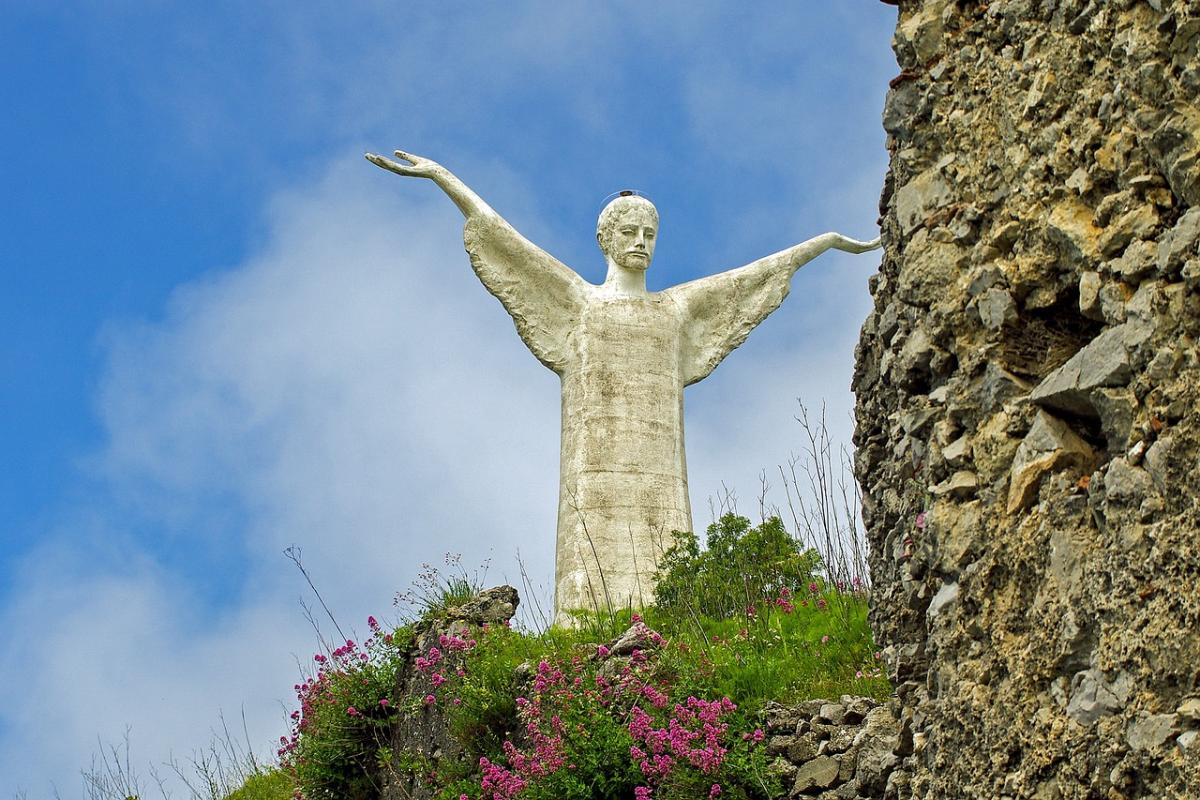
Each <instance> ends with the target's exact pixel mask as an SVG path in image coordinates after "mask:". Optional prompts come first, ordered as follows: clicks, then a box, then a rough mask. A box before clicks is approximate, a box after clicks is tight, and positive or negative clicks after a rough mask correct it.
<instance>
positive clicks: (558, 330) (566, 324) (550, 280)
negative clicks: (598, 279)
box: [463, 214, 587, 375]
mask: <svg viewBox="0 0 1200 800" xmlns="http://www.w3.org/2000/svg"><path fill="white" fill-rule="evenodd" d="M463 243H464V244H465V246H466V249H467V254H468V255H469V256H470V257H471V267H472V268H473V269H474V270H475V274H476V275H477V276H479V280H480V281H481V282H482V283H483V285H484V286H485V287H486V288H487V290H488V291H489V292H491V293H492V294H493V295H494V296H495V297H496V299H497V300H499V301H500V303H501V305H503V306H504V310H505V311H507V312H508V313H509V316H511V317H512V318H513V322H514V323H515V324H516V326H517V334H518V335H519V336H520V337H521V341H523V342H525V345H526V346H527V347H528V348H529V349H530V351H531V352H532V353H533V354H534V356H536V357H537V360H538V361H541V362H542V363H543V364H545V365H546V366H547V367H549V368H550V369H551V370H553V371H554V372H556V373H558V374H560V375H561V374H562V371H563V369H564V368H565V366H566V364H567V362H568V360H569V358H570V353H571V351H570V343H569V339H570V337H571V333H572V332H573V331H574V329H575V326H576V325H577V323H578V321H579V314H580V309H581V307H582V305H583V303H584V299H585V298H584V293H585V291H586V287H587V283H586V282H585V281H584V280H583V279H582V278H580V277H579V275H577V274H576V273H575V272H574V270H572V269H571V268H570V267H568V266H567V265H565V264H563V263H562V262H561V261H559V260H558V259H556V258H554V257H553V256H551V255H550V254H549V253H547V252H546V251H545V250H542V249H541V248H540V247H538V246H537V245H535V244H533V243H532V242H530V241H529V240H528V239H526V238H525V237H524V236H522V235H521V234H519V233H517V231H516V230H515V229H514V228H513V227H512V226H511V225H509V224H508V223H507V222H505V221H504V220H503V219H501V218H500V217H499V216H494V215H490V214H489V215H483V214H480V215H473V216H471V217H469V218H468V219H467V224H466V227H465V228H464V229H463Z"/></svg>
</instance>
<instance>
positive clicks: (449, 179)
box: [366, 150, 498, 219]
mask: <svg viewBox="0 0 1200 800" xmlns="http://www.w3.org/2000/svg"><path fill="white" fill-rule="evenodd" d="M366 155H367V160H368V161H370V162H371V163H372V164H374V165H375V166H377V167H382V168H383V169H386V170H388V171H389V172H394V173H396V174H397V175H404V176H405V177H408V178H428V179H429V180H431V181H433V182H434V183H436V184H437V185H438V188H440V189H441V190H442V191H443V192H445V193H446V195H447V196H448V197H449V198H450V199H451V200H453V201H454V205H456V206H458V210H459V211H461V212H462V213H463V216H464V217H466V218H467V219H470V218H471V217H473V216H477V215H479V216H484V215H491V216H498V215H497V214H496V212H495V211H493V210H492V207H491V206H489V205H488V204H487V203H485V202H483V200H482V199H481V198H480V197H479V195H477V194H475V192H474V191H472V189H471V187H469V186H467V185H466V184H465V183H463V182H462V181H461V180H459V178H458V176H457V175H455V174H454V173H453V172H451V171H450V170H448V169H446V168H445V167H443V166H442V165H441V164H439V163H437V162H436V161H434V160H432V159H429V158H422V157H421V156H415V155H413V154H411V153H406V152H404V151H403V150H397V151H396V156H397V157H398V158H402V159H404V160H405V161H407V162H408V163H407V164H401V163H400V162H398V161H393V160H392V159H390V158H387V157H386V156H379V155H375V154H374V153H367V154H366Z"/></svg>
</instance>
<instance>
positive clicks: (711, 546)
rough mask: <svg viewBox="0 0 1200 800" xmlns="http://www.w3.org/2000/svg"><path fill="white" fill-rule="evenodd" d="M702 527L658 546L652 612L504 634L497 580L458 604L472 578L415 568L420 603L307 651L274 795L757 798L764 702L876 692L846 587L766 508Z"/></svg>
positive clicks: (858, 611) (882, 689)
mask: <svg viewBox="0 0 1200 800" xmlns="http://www.w3.org/2000/svg"><path fill="white" fill-rule="evenodd" d="M707 538H708V541H707V546H706V547H704V548H701V547H700V546H699V543H698V541H696V538H695V537H694V536H692V535H682V536H681V537H680V538H679V539H678V540H677V542H676V544H675V546H674V547H673V548H672V549H670V550H669V551H668V552H667V553H666V554H665V557H664V559H663V561H662V568H661V572H660V581H659V584H658V591H657V594H656V598H655V600H656V602H655V604H654V606H652V607H650V608H648V609H645V610H644V611H643V612H641V614H638V613H633V612H632V611H631V610H630V609H625V610H617V609H606V610H605V612H604V613H601V614H588V615H581V616H580V617H579V619H578V624H577V625H576V626H575V627H573V628H570V629H565V628H562V627H550V628H547V629H546V630H544V631H541V632H522V631H518V630H515V629H514V628H512V627H511V626H510V625H509V624H508V617H510V616H511V615H512V612H513V607H514V606H515V604H516V602H517V600H516V592H515V590H512V589H507V588H503V589H498V590H491V591H490V592H488V593H485V594H484V595H483V596H482V597H483V598H485V600H484V605H481V606H479V607H478V608H477V609H476V610H475V611H473V612H471V613H470V614H464V613H460V612H461V609H462V608H463V606H462V605H460V604H461V603H462V602H463V601H464V600H469V599H470V598H471V597H473V596H474V595H475V593H476V591H477V590H478V588H479V587H472V586H470V585H469V583H467V584H464V582H463V581H462V580H461V579H457V578H440V577H438V576H437V575H436V574H435V573H430V575H429V576H428V577H427V585H426V586H425V591H423V592H422V593H421V594H422V595H423V598H424V602H425V604H426V610H425V611H424V613H423V614H422V616H421V617H419V618H417V619H415V620H413V621H412V622H410V623H408V624H405V625H402V626H400V627H398V628H388V629H386V630H385V628H384V627H383V626H381V625H380V624H379V623H378V621H376V620H375V619H374V618H371V619H369V620H368V625H369V627H370V629H371V636H370V637H369V639H368V640H367V641H365V642H362V643H358V642H354V641H347V642H345V643H343V644H342V645H341V646H339V647H337V648H334V649H333V650H332V651H331V652H327V653H318V654H316V655H315V656H314V658H313V666H312V670H313V671H312V674H311V675H309V676H306V677H305V678H304V680H303V681H302V682H300V683H298V684H297V685H296V687H295V688H296V691H297V696H298V700H299V707H298V708H297V709H296V711H295V712H294V713H293V715H292V716H293V721H294V727H293V730H292V734H291V736H290V737H284V739H283V740H282V741H281V743H280V748H279V756H280V759H281V765H282V766H281V770H282V772H281V773H280V774H283V775H286V776H288V777H289V778H290V779H291V781H292V786H290V787H287V791H286V793H288V794H290V793H291V792H292V791H294V792H296V793H297V794H298V795H301V796H303V797H304V798H308V800H317V799H318V798H339V800H342V799H346V798H348V799H350V800H355V799H356V798H376V797H405V796H414V797H431V798H445V799H446V800H462V799H463V798H470V800H477V799H478V798H487V800H512V799H513V798H572V797H574V798H597V797H612V798H638V800H643V799H644V798H650V797H655V798H685V797H686V798H695V797H703V796H709V797H716V796H718V795H720V796H724V797H770V796H776V795H777V793H778V792H779V788H780V787H779V786H778V785H777V783H778V781H777V776H775V775H774V774H773V772H772V769H771V765H770V763H769V762H770V759H769V758H768V757H767V754H766V752H765V748H763V747H762V746H760V745H761V743H762V741H763V738H764V734H763V731H762V710H763V708H764V706H765V705H766V704H767V703H768V702H771V701H779V702H788V701H800V700H804V699H808V698H812V697H818V696H831V695H832V696H834V697H836V696H839V695H841V694H858V695H870V696H875V697H880V698H882V697H886V696H888V695H889V694H890V693H891V687H890V684H889V683H888V681H887V680H886V678H884V677H883V675H882V670H881V669H880V667H879V663H878V660H877V655H876V653H875V652H874V648H873V643H872V639H871V634H870V630H869V628H868V626H867V623H866V599H865V591H864V587H863V586H862V584H861V581H857V580H855V579H854V578H850V579H849V580H840V581H839V580H837V579H832V578H830V577H828V572H829V571H828V570H826V569H824V564H823V562H822V559H821V557H820V556H819V555H818V554H817V552H816V551H815V550H812V549H809V548H805V547H803V546H802V545H801V543H800V542H799V541H798V540H797V539H796V538H794V537H793V536H792V535H790V534H789V533H788V532H787V531H786V530H785V529H784V527H783V525H782V523H781V522H780V521H779V520H778V519H777V518H771V519H768V520H766V521H764V522H763V523H762V524H760V525H758V526H751V524H750V522H749V520H747V519H746V518H744V517H738V516H735V515H732V514H727V515H725V516H723V517H722V518H721V519H720V520H719V521H718V522H716V523H714V524H713V525H712V526H710V528H709V530H708V537H707ZM430 589H433V591H430ZM504 592H509V593H511V596H510V597H509V596H508V595H505V594H504ZM487 598H490V599H487ZM506 598H507V599H506ZM488 603H491V604H492V605H488ZM496 607H500V608H501V609H502V610H501V611H500V612H496V611H495V608H496ZM480 609H482V611H480ZM284 789H285V787H283V786H282V784H280V786H279V787H278V792H279V793H280V796H282V795H283V794H284V793H285V791H284Z"/></svg>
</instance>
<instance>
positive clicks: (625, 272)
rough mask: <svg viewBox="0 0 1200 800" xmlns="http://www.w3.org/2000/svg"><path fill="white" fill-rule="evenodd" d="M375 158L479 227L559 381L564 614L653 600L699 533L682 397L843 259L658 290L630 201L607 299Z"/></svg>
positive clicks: (464, 207)
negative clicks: (664, 565) (809, 275)
mask: <svg viewBox="0 0 1200 800" xmlns="http://www.w3.org/2000/svg"><path fill="white" fill-rule="evenodd" d="M395 154H396V156H397V157H398V158H400V159H402V160H403V161H405V162H407V163H400V162H397V161H394V160H392V159H389V158H385V157H383V156H378V155H374V154H371V153H368V154H367V158H368V159H369V160H370V161H371V162H372V163H373V164H376V165H377V166H380V167H382V168H384V169H386V170H390V171H391V172H395V173H396V174H398V175H405V176H409V177H416V178H428V179H430V180H432V181H433V182H434V183H436V184H437V185H438V187H439V188H441V190H442V191H444V192H445V193H446V194H447V195H448V196H449V197H450V199H451V200H453V201H454V204H455V205H456V206H458V208H459V210H460V211H462V213H463V216H465V217H466V220H467V221H466V227H465V229H464V233H463V238H464V241H465V244H466V249H467V253H468V254H469V255H470V258H471V266H472V267H473V268H474V269H475V274H476V275H477V276H478V277H479V280H480V281H482V282H483V285H484V286H485V287H486V288H487V290H488V291H489V292H491V293H492V294H493V295H495V296H496V298H497V299H498V300H499V301H500V303H501V304H502V305H503V306H504V308H505V310H506V311H508V313H509V314H510V315H511V316H512V318H513V321H514V322H515V323H516V326H517V333H518V334H519V335H520V337H521V340H522V341H523V342H525V345H526V346H527V347H528V348H529V349H530V350H531V351H532V352H533V354H534V356H536V357H537V359H538V360H539V361H541V362H542V363H543V364H545V365H546V366H547V367H549V368H550V369H552V370H553V371H554V372H555V373H557V374H558V375H559V377H560V378H561V379H562V450H561V456H560V469H561V472H560V484H559V503H558V537H557V543H556V569H555V602H554V607H555V613H556V619H557V621H559V622H568V621H569V620H570V613H569V612H571V611H572V610H577V609H588V610H603V609H606V608H611V609H620V608H624V607H626V606H632V607H634V608H637V607H640V606H644V605H647V604H648V603H649V602H650V601H652V600H653V596H654V586H653V578H654V573H655V570H656V567H657V563H658V557H659V556H660V555H661V553H662V552H663V550H664V548H665V546H668V545H669V544H670V536H671V533H672V532H673V531H691V530H692V515H691V504H690V501H689V499H688V488H687V466H686V463H685V460H684V448H683V388H684V387H685V386H688V385H690V384H693V383H696V382H697V381H699V380H702V379H703V378H705V377H706V376H707V375H708V374H709V373H710V372H712V371H713V369H715V368H716V366H717V364H719V363H721V361H722V359H724V358H725V356H727V355H729V353H730V351H731V350H733V349H734V348H735V347H737V346H738V345H740V344H741V343H742V342H744V341H745V340H746V337H747V336H749V334H750V331H752V330H754V328H755V327H756V326H757V325H758V324H759V323H760V322H762V321H763V320H764V319H765V318H766V317H767V315H768V314H770V313H771V312H772V311H774V310H775V309H776V308H778V307H779V304H780V303H782V302H783V299H784V297H786V296H787V294H788V284H789V283H790V280H791V277H792V275H793V274H795V272H796V271H797V270H798V269H799V268H800V267H801V266H803V265H804V264H805V263H807V262H808V261H810V260H812V259H814V258H816V257H817V256H819V255H820V254H821V253H824V252H825V251H826V250H828V249H830V248H835V249H838V250H844V251H846V252H850V253H863V252H866V251H868V250H873V249H875V248H877V247H879V240H878V239H875V240H874V241H871V242H859V241H855V240H854V239H849V238H847V237H845V236H842V235H841V234H838V233H824V234H821V235H820V236H817V237H814V238H812V239H809V240H808V241H806V242H803V243H801V244H798V245H796V246H794V247H790V248H788V249H786V250H782V251H780V252H778V253H775V254H774V255H769V256H767V257H765V258H761V259H759V260H758V261H755V262H753V263H751V264H747V265H746V266H744V267H739V268H737V269H732V270H729V271H728V272H722V273H720V274H718V275H713V276H710V277H707V278H701V279H699V280H695V281H690V282H688V283H684V284H680V285H678V286H673V287H671V288H670V289H667V290H665V291H661V292H649V291H647V290H646V270H647V269H648V268H649V267H650V262H651V261H652V260H653V258H654V245H655V239H656V237H657V235H658V212H657V211H656V210H655V208H654V205H653V204H652V203H650V201H649V200H646V199H645V198H643V197H641V196H638V195H636V194H634V193H632V192H622V193H621V194H620V196H618V197H617V198H616V199H614V200H613V201H612V202H610V203H609V204H608V205H607V206H605V208H604V210H603V211H602V212H601V213H600V219H599V222H598V224H597V226H596V240H597V241H598V242H599V244H600V249H601V250H602V251H603V252H604V257H605V260H606V261H607V262H608V276H607V277H606V278H605V281H604V283H603V284H602V285H600V286H596V285H593V284H591V283H588V282H587V281H585V280H584V279H583V278H581V277H579V275H577V274H576V273H575V272H574V271H573V270H571V269H570V268H569V267H567V266H566V265H564V264H563V263H562V262H560V261H558V260H557V259H555V258H554V257H553V256H551V255H549V254H548V253H546V252H545V251H544V250H542V249H541V248H539V247H537V246H536V245H534V244H533V243H531V242H530V241H528V240H527V239H525V238H524V237H523V236H521V234H519V233H518V232H517V231H516V230H514V229H513V227H512V226H511V225H509V224H508V223H507V222H506V221H505V220H504V219H503V218H502V217H501V216H500V215H499V214H497V213H496V212H495V211H493V210H492V208H491V207H490V206H488V204H487V203H485V202H484V201H483V200H482V199H480V197H479V196H478V195H476V194H475V192H473V191H472V190H471V189H470V188H469V187H468V186H467V185H466V184H465V183H463V182H462V181H461V180H459V178H458V177H456V176H455V175H454V174H453V173H451V172H450V171H449V170H448V169H446V168H445V167H443V166H441V165H440V164H438V163H436V162H434V161H431V160H429V159H427V158H421V157H419V156H415V155H412V154H410V153H405V152H402V151H400V150H397V151H396V153H395Z"/></svg>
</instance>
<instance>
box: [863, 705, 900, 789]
mask: <svg viewBox="0 0 1200 800" xmlns="http://www.w3.org/2000/svg"><path fill="white" fill-rule="evenodd" d="M855 744H856V745H858V746H859V751H858V769H857V770H856V771H855V773H854V778H855V780H856V781H857V782H858V785H859V786H860V787H861V788H862V789H863V790H864V791H865V792H873V793H876V794H877V795H881V794H882V793H883V790H884V787H885V786H886V785H887V780H888V776H889V774H890V773H891V771H892V769H893V767H895V766H896V764H897V763H898V762H899V760H900V759H899V756H897V754H896V751H897V750H899V749H900V722H899V721H898V720H897V719H896V718H895V717H894V716H893V715H892V713H891V711H889V710H888V708H887V707H886V706H879V707H878V708H873V709H871V711H869V712H868V713H867V717H866V724H865V725H864V726H863V730H862V732H861V733H860V734H859V735H858V738H857V740H856V741H855Z"/></svg>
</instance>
